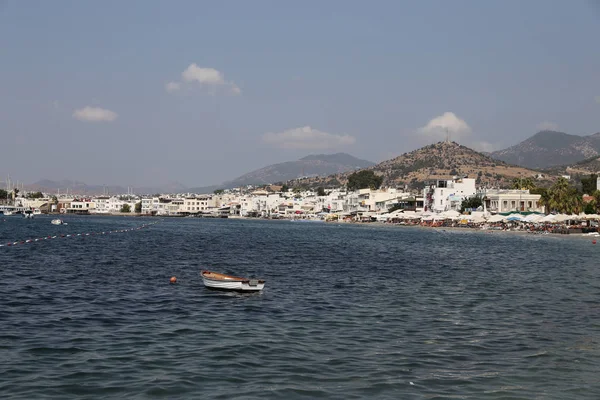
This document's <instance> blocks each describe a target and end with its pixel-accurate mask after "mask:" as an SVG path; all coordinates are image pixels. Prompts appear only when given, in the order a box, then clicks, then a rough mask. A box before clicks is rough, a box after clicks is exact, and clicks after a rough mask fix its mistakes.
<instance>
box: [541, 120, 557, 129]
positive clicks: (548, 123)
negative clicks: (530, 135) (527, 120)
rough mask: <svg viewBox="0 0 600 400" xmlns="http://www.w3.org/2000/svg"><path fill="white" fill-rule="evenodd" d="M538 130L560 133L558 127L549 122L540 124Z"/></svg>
mask: <svg viewBox="0 0 600 400" xmlns="http://www.w3.org/2000/svg"><path fill="white" fill-rule="evenodd" d="M536 128H537V130H538V131H558V125H557V124H555V123H554V122H549V121H544V122H540V123H539V124H537V125H536Z"/></svg>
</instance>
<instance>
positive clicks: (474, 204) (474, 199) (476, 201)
mask: <svg viewBox="0 0 600 400" xmlns="http://www.w3.org/2000/svg"><path fill="white" fill-rule="evenodd" d="M481 206H483V200H482V199H481V196H478V195H475V196H471V197H467V198H466V199H464V200H463V201H462V203H461V204H460V212H464V211H465V210H466V209H467V208H470V209H477V208H478V207H481Z"/></svg>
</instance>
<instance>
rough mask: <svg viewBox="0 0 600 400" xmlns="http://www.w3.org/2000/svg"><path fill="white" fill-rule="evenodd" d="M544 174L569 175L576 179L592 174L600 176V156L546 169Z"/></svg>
mask: <svg viewBox="0 0 600 400" xmlns="http://www.w3.org/2000/svg"><path fill="white" fill-rule="evenodd" d="M544 172H546V173H547V174H552V175H569V176H571V177H573V178H575V179H577V178H581V177H582V176H586V175H590V174H598V173H600V156H596V157H592V158H588V159H586V160H583V161H579V162H577V163H573V164H569V165H560V166H556V167H550V168H546V169H545V170H544Z"/></svg>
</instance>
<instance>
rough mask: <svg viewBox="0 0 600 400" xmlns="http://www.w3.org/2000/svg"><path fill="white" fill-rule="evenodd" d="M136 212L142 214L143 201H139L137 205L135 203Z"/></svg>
mask: <svg viewBox="0 0 600 400" xmlns="http://www.w3.org/2000/svg"><path fill="white" fill-rule="evenodd" d="M135 212H136V213H138V214H139V213H141V212H142V202H141V201H138V202H137V203H135Z"/></svg>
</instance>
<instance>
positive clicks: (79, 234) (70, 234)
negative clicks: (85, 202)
mask: <svg viewBox="0 0 600 400" xmlns="http://www.w3.org/2000/svg"><path fill="white" fill-rule="evenodd" d="M159 222H160V221H156V222H151V223H149V224H143V225H140V226H137V227H135V228H127V229H115V230H112V231H102V232H86V233H69V234H64V233H61V234H58V235H48V236H43V237H40V238H35V239H26V240H17V241H14V242H9V243H4V244H0V247H12V246H20V245H24V244H30V243H36V242H43V241H45V240H53V239H66V238H77V237H86V236H101V235H109V234H113V233H125V232H132V231H139V230H141V229H145V228H148V227H150V226H152V225H156V224H158V223H159Z"/></svg>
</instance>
